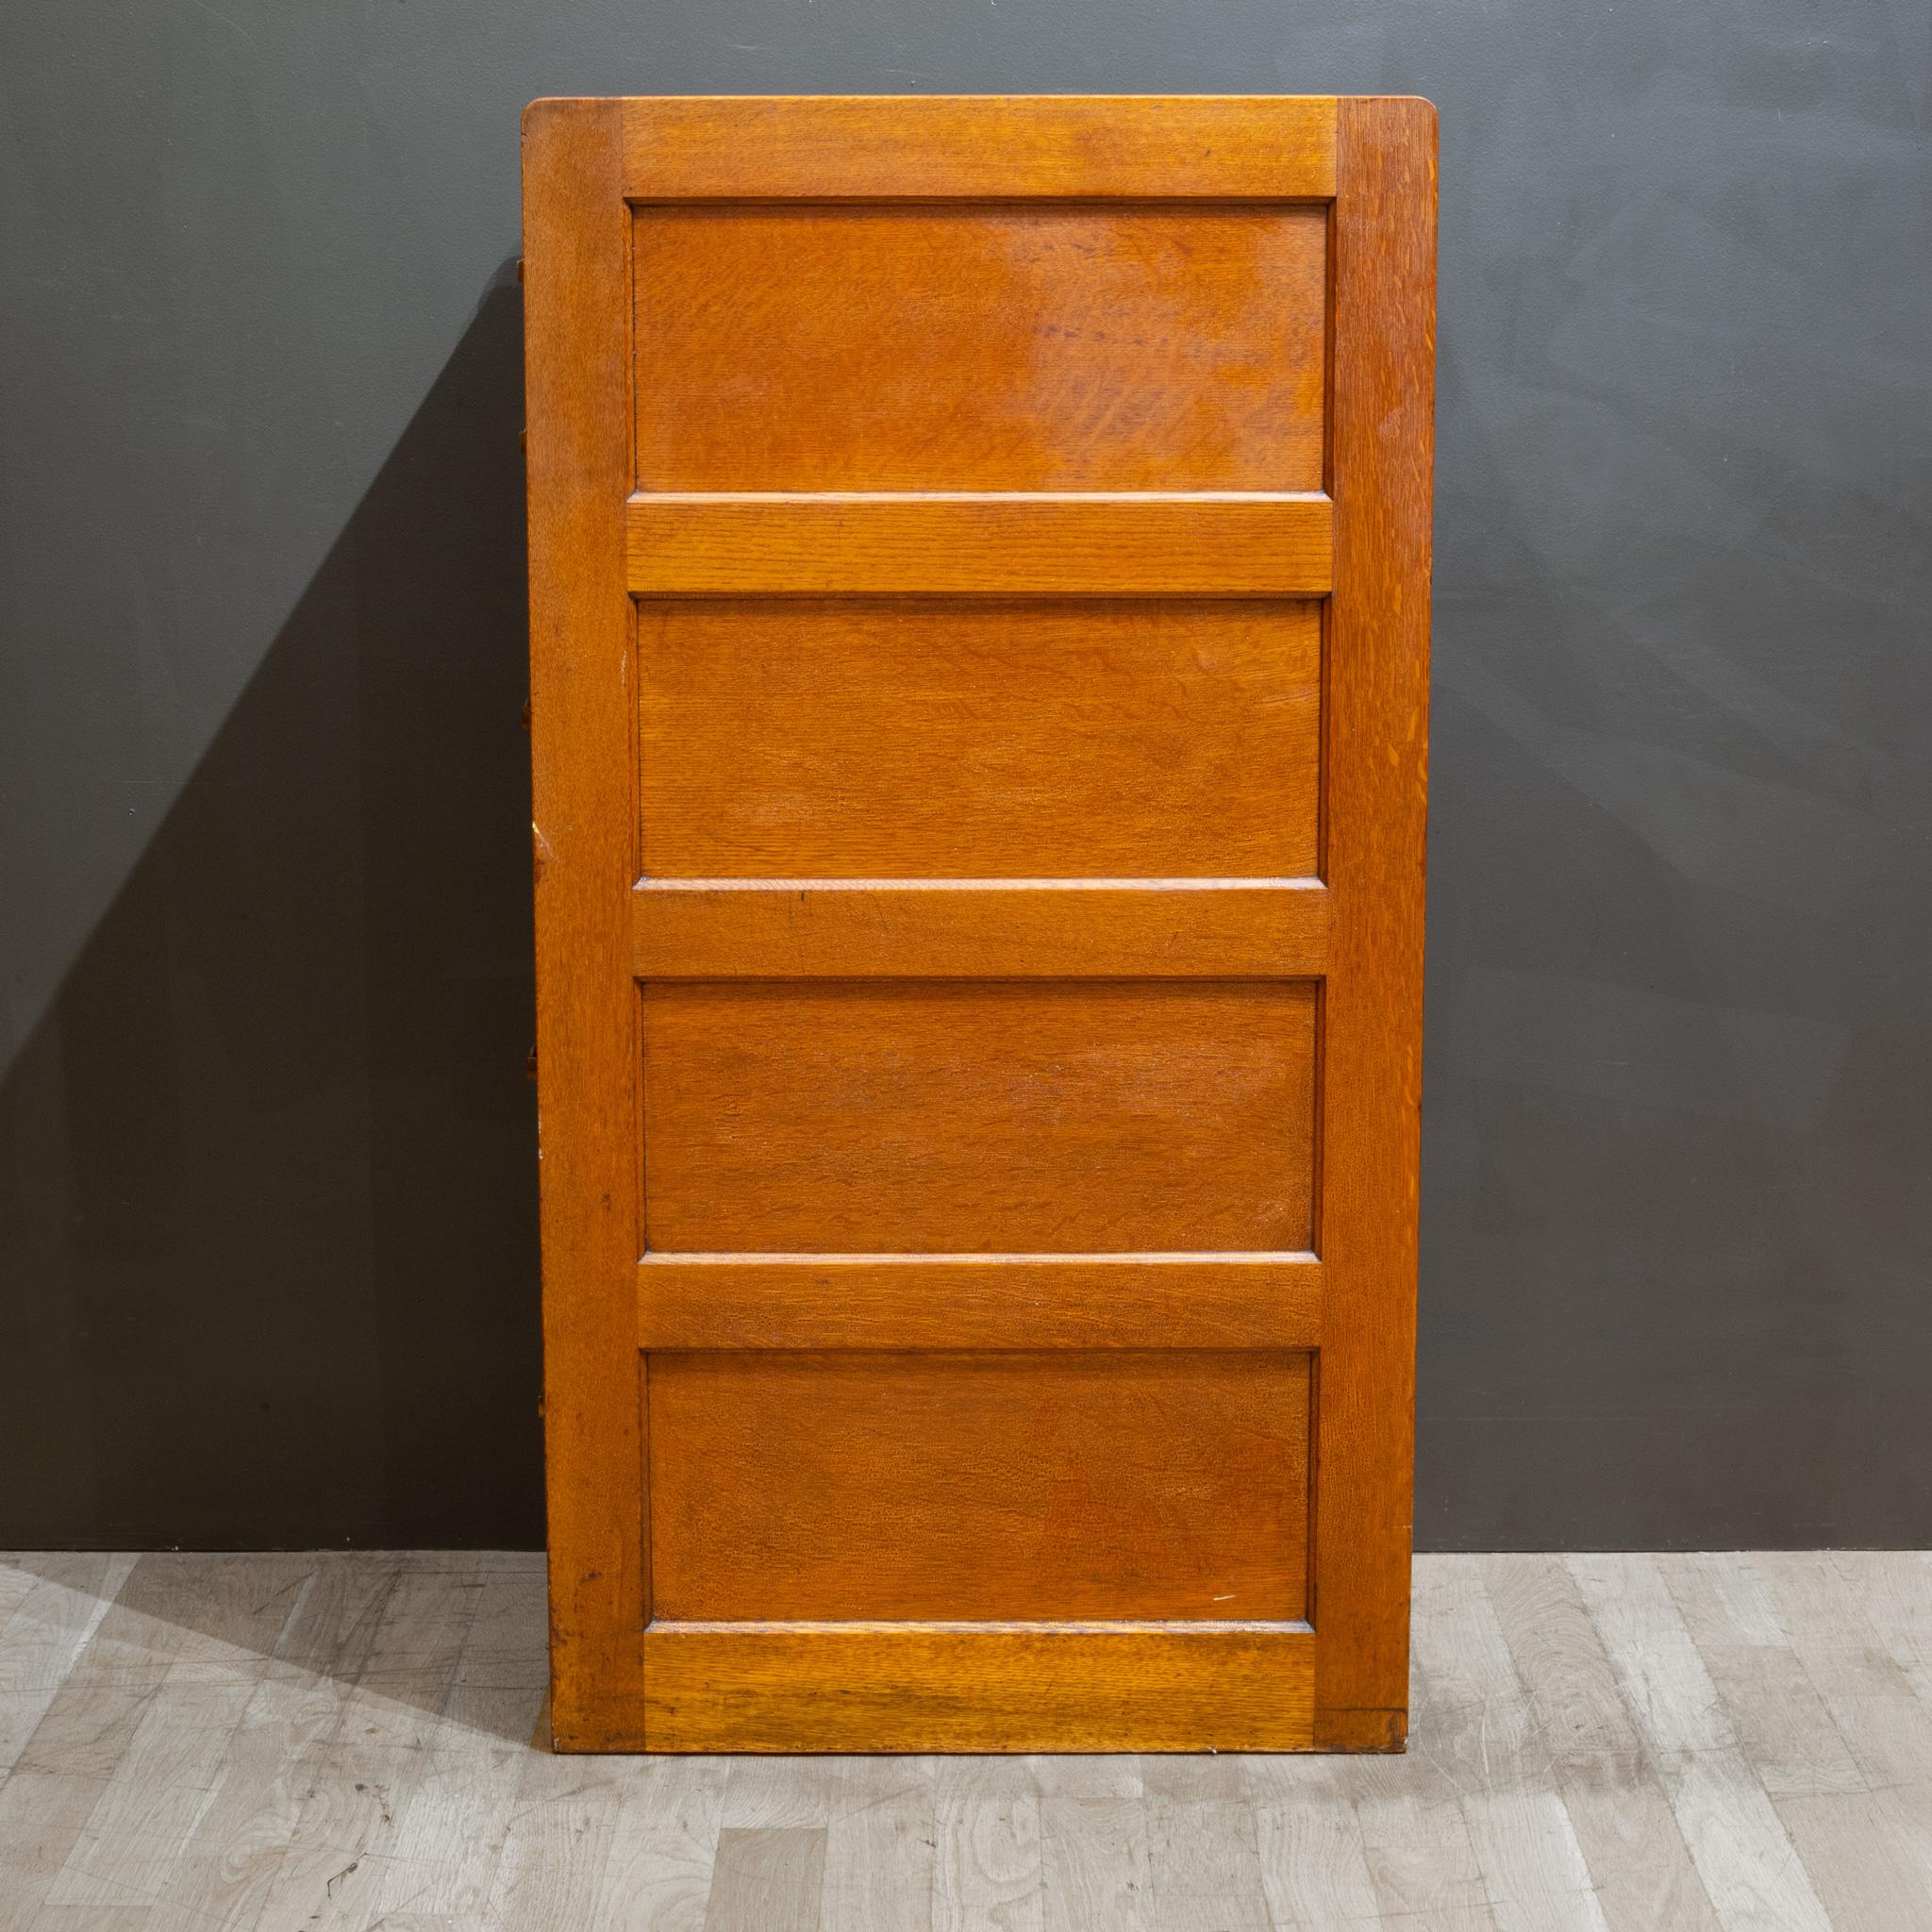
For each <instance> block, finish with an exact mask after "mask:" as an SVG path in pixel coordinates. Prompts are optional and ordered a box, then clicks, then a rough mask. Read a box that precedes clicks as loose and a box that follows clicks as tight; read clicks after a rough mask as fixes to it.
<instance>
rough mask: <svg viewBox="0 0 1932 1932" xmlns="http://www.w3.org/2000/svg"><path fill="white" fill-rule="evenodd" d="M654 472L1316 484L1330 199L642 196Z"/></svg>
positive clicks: (648, 428)
mask: <svg viewBox="0 0 1932 1932" xmlns="http://www.w3.org/2000/svg"><path fill="white" fill-rule="evenodd" d="M632 251H633V258H634V264H635V274H636V278H637V308H636V318H635V324H634V332H635V334H634V340H635V352H636V355H637V357H638V361H639V367H640V370H641V371H642V372H645V373H646V374H645V379H642V380H640V381H639V382H638V384H637V385H636V396H637V462H638V474H637V481H638V488H639V489H640V490H641V491H847V490H864V491H880V490H1002V491H1006V490H1020V491H1095V490H1100V491H1139V490H1163V491H1176V490H1188V491H1192V490H1239V491H1244V490H1274V491H1279V490H1314V489H1318V488H1319V487H1320V485H1321V480H1322V437H1323V425H1322V406H1323V375H1324V371H1323V329H1322V312H1323V311H1322V291H1323V283H1324V275H1325V273H1326V223H1325V219H1324V211H1323V210H1322V209H1320V208H1301V207H1295V206H1291V205H1282V204H1275V205H1273V206H1269V205H1262V206H1235V205H1228V204H1215V205H1211V206H1208V207H1200V206H1191V205H1189V204H1186V203H1176V202H1166V203H1160V202H1152V203H1145V204H1140V205H1136V206H1131V207H1124V208H1108V207H1097V206H1094V205H1091V204H1079V203H1063V202H1034V203H1028V202H1014V201H1001V202H997V203H986V204H978V205H973V206H967V207H936V206H932V205H919V206H899V207H895V206H892V205H891V204H886V203H878V202H874V203H871V204H868V205H864V206H857V207H848V206H828V205H824V204H814V205H808V206H801V207H790V208H788V207H778V206H774V205H773V204H770V203H743V204H739V205H737V206H732V207H706V206H694V205H691V204H685V205H683V206H669V207H652V208H640V209H638V211H637V215H636V231H635V235H634V238H633V242H632Z"/></svg>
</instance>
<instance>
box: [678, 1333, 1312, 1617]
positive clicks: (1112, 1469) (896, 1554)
mask: <svg viewBox="0 0 1932 1932" xmlns="http://www.w3.org/2000/svg"><path fill="white" fill-rule="evenodd" d="M1307 1391H1308V1358H1307V1356H1306V1355H1275V1354H1268V1353H1263V1352H1261V1351H1257V1350H1248V1351H1243V1352H1241V1353H1237V1354H1213V1353H1208V1352H1205V1351H1188V1352H1183V1353H1178V1354H1169V1353H1158V1352H1157V1353H1150V1352H1146V1351H1141V1350H1133V1349H1112V1350H1108V1351H1105V1352H1102V1353H1097V1354H1088V1353H1084V1352H1080V1351H1075V1350H1067V1349H1057V1350H1051V1351H1047V1352H1043V1353H1038V1354H1028V1353H1024V1352H1020V1351H1009V1352H1001V1353H998V1354H958V1353H955V1354H946V1355H929V1354H924V1355H897V1354H884V1353H879V1354H871V1355H858V1354H854V1353H852V1352H850V1351H843V1352H841V1353H839V1354H836V1355H813V1354H804V1353H793V1352H791V1351H780V1352H772V1351H767V1350H746V1349H734V1350H730V1351H728V1352H725V1353H720V1354H667V1355H664V1356H663V1357H660V1358H659V1359H658V1361H657V1362H656V1364H655V1365H654V1368H653V1372H652V1384H651V1416H652V1424H653V1429H652V1437H651V1480H650V1491H651V1580H652V1589H653V1591H654V1592H655V1599H656V1608H657V1614H658V1615H660V1616H664V1617H668V1618H671V1619H673V1620H674V1621H677V1620H691V1619H696V1620H706V1621H711V1622H720V1621H734V1622H736V1621H759V1620H768V1621H780V1622H795V1621H800V1620H804V1621H823V1620H827V1619H858V1620H860V1621H890V1622H893V1623H931V1622H954V1623H958V1622H968V1623H986V1622H1023V1623H1024V1622H1047V1623H1052V1622H1066V1621H1073V1622H1078V1623H1089V1622H1094V1621H1105V1620H1109V1619H1122V1618H1124V1619H1129V1620H1146V1621H1166V1620H1169V1619H1174V1618H1200V1617H1210V1618H1219V1619H1224V1620H1233V1621H1241V1622H1292V1621H1296V1620H1298V1619H1299V1618H1300V1617H1301V1615H1302V1611H1303V1608H1304V1607H1305V1604H1304V1599H1305V1596H1306V1576H1305V1574H1304V1543H1305V1520H1306V1516H1307V1459H1306V1458H1307Z"/></svg>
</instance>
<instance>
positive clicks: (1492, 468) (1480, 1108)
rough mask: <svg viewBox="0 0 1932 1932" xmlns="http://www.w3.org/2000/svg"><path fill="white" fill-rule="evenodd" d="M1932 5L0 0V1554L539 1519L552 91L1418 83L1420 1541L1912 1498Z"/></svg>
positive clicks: (1926, 1484) (508, 1530) (1929, 1450)
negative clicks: (531, 1081)
mask: <svg viewBox="0 0 1932 1932" xmlns="http://www.w3.org/2000/svg"><path fill="white" fill-rule="evenodd" d="M1928 84H1932V10H1928V9H1927V8H1926V7H1925V5H1924V0H1829V4H1818V5H1808V6H1807V5H1802V4H1796V0H1790V4H1778V0H1728V4H1717V5H1707V6H1699V7H1686V6H1684V5H1683V4H1682V0H1626V4H1623V5H1620V6H1617V7H1615V8H1597V7H1587V6H1578V5H1576V4H1574V0H1407V4H1396V0H1323V4H1321V5H1314V4H1311V0H1000V4H998V5H992V4H990V0H987V4H979V0H975V4H973V5H966V4H962V0H815V4H804V0H788V4H776V0H657V4H649V0H647V4H645V5H643V6H633V7H620V6H617V5H613V4H609V0H578V4H575V5H566V6H563V7H560V8H559V7H554V6H550V5H545V4H538V0H463V4H461V5H457V4H454V0H341V4H337V5H331V6H314V5H292V4H287V0H283V4H268V0H164V4H160V5H153V4H140V0H13V4H12V5H11V6H9V7H8V8H6V9H5V17H4V19H0V97H4V108H5V127H4V142H5V159H4V162H0V213H4V224H5V233H4V242H0V274H4V276H5V282H6V288H5V293H4V305H0V306H4V315H0V328H4V330H5V340H4V344H0V381H4V383H5V385H6V413H5V431H4V435H0V465H4V469H0V476H4V485H0V487H4V491H5V498H4V530H0V544H4V551H0V573H4V585H5V591H4V619H5V628H4V651H5V692H4V694H0V788H4V789H0V835H4V840H5V866H6V872H5V878H4V882H0V884H4V896H0V905H4V908H5V915H4V924H5V931H4V948H5V958H4V969H5V977H6V994H7V1006H6V1008H5V1012H4V1015H0V1018H4V1021H5V1028H4V1031H0V1065H4V1068H5V1072H4V1075H0V1077H4V1091H0V1269H4V1298H0V1543H4V1542H15V1543H67V1542H82V1543H85V1542H98V1541H108V1542H119V1543H149V1542H186V1543H200V1544H225V1543H227V1544H258V1543H309V1542H319V1541H353V1542H364V1543H404V1542H409V1543H439V1542H448V1543H465V1542H479V1541H480V1542H491V1543H523V1542H531V1541H536V1540H538V1539H539V1538H540V1537H541V1507H540V1490H539V1441H538V1431H537V1421H536V1415H535V1402H536V1394H537V1325H536V1287H535V1283H536V1241H535V1206H534V1160H533V1135H532V1108H531V1097H530V1090H529V1088H528V1085H527V1083H526V1081H525V1069H524V1058H525V1051H526V1049H527V1046H528V1044H529V1040H530V1033H531V1027H530V1020H529V1007H530V986H529V967H528V960H529V950H530V934H529V917H528V883H527V878H528V874H527V864H526V859H525V850H526V847H525V824H526V819H527V811H526V805H525V800H526V791H525V785H526V780H525V739H524V737H523V734H522V732H521V731H520V729H519V728H518V720H517V713H518V707H519V704H520V702H521V699H522V695H523V691H524V681H525V673H524V662H523V659H524V635H523V623H522V612H521V600H522V597H523V589H524V586H523V568H522V560H521V556H520V547H521V525H520V517H521V509H520V492H521V489H522V476H521V471H520V467H519V462H518V458H517V453H516V431H517V428H518V425H519V419H520V413H521V408H520V402H519V381H520V374H519V352H518V331H519V314H518V305H517V296H516V291H515V288H514V285H513V281H512V280H511V279H509V278H508V275H507V264H508V262H509V260H510V259H511V258H513V257H514V255H515V253H516V250H517V222H518V216H517V136H516V125H517V114H518V110H519V109H520V108H522V106H523V104H524V103H525V101H526V100H527V99H529V98H530V97H531V96H532V95H535V94H540V93H549V92H586V93H594V92H948V91H959V92H981V91H985V92H996V91H1006V90H1027V91H1055V90H1080V91H1085V90H1093V91H1109V90H1121V91H1133V90H1174V91H1189V90H1208V91H1220V90H1238V91H1271V90H1279V91H1284V92H1327V91H1338V92H1424V93H1427V94H1429V95H1431V96H1433V97H1434V99H1435V100H1436V101H1437V102H1438V103H1439V104H1440V105H1441V110H1442V160H1443V173H1442V230H1441V240H1442V254H1441V262H1442V275H1441V418H1440V444H1439V448H1440V461H1439V470H1438V477H1439V493H1438V506H1439V508H1438V520H1437V527H1438V577H1437V604H1436V611H1437V620H1436V640H1437V654H1438V655H1437V685H1436V708H1435V761H1434V773H1435V781H1434V782H1435V791H1434V808H1433V819H1432V867H1433V875H1432V884H1431V893H1430V918H1431V934H1430V941H1429V1059H1428V1070H1427V1071H1428V1097H1427V1126H1426V1141H1425V1149H1424V1154H1425V1161H1426V1169H1425V1193H1424V1244H1423V1255H1424V1268H1423V1290H1424V1315H1423V1327H1422V1363H1421V1451H1420V1454H1421V1465H1420V1491H1419V1502H1418V1507H1419V1524H1418V1534H1419V1539H1420V1541H1422V1542H1423V1543H1424V1544H1425V1545H1432V1546H1435V1547H1448V1546H1461V1547H1475V1548H1485V1547H1497V1546H1505V1545H1516V1546H1530V1547H1535V1546H1581V1547H1603V1546H1615V1545H1636V1546H1644V1545H1671V1544H1679V1545H1681V1544H1691V1545H1697V1544H1731V1545H1736V1544H1747V1545H1748V1544H1778V1543H1796V1544H1809V1543H1834V1542H1842V1543H1890V1542H1911V1543H1924V1542H1927V1541H1932V1504H1928V1491H1932V1427H1928V1425H1927V1423H1926V1417H1927V1414H1928V1398H1932V1295H1928V1294H1927V1291H1926V1288H1927V1283H1926V1274H1927V1255H1928V1241H1927V1234H1928V1228H1927V1220H1928V1204H1932V1127H1928V1123H1932V1105H1928V1099H1927V1095H1928V1088H1932V1077H1928V1076H1932V1064H1928V1061H1932V1055H1928V1034H1932V1017H1928V1016H1932V917H1928V911H1932V894H1928V885H1932V877H1928V867H1927V864H1926V856H1927V853H1926V829H1927V825H1928V823H1932V784H1928V777H1927V772H1928V762H1927V758H1926V756H1925V746H1926V740H1927V722H1928V720H1927V703H1926V700H1927V695H1928V683H1932V650H1928V648H1927V644H1928V637H1927V628H1928V621H1927V616H1926V613H1927V611H1928V609H1932V547H1928V541H1927V534H1928V533H1927V511H1928V504H1932V407H1928V403H1932V397H1928V388H1932V382H1928V342H1927V337H1928V316H1932V270H1928V258H1932V249H1928V227H1932V220H1928V200H1932V192H1928V159H1927V148H1926V144H1925V130H1926V115H1927V90H1928Z"/></svg>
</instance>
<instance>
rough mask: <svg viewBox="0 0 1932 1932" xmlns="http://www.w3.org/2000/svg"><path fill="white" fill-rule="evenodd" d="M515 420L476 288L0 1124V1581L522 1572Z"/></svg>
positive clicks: (532, 1474) (534, 1526)
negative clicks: (298, 1571)
mask: <svg viewBox="0 0 1932 1932" xmlns="http://www.w3.org/2000/svg"><path fill="white" fill-rule="evenodd" d="M522 391H523V381H522V347H521V307H520V301H519V297H518V293H517V290H516V288H515V286H514V280H513V276H512V275H510V274H508V265H506V272H505V273H503V274H500V275H498V277H497V278H496V280H495V281H494V282H493V283H492V285H491V288H490V289H489V290H488V291H486V292H485V294H484V297H483V299H482V301H481V303H480V304H479V306H478V308H477V310H476V314H475V319H474V321H473V322H472V324H471V325H470V326H469V328H468V329H467V331H466V332H465V334H464V335H463V337H462V339H461V341H459V342H458V345H457V348H456V351H455V353H454V355H453V356H452V357H451V358H450V360H449V363H448V366H447V367H446V368H445V369H444V370H443V372H442V374H441V376H440V377H439V378H438V380H437V382H436V383H435V385H434V387H433V388H432V389H431V390H430V391H429V393H428V394H427V396H426V397H425V400H424V402H423V405H422V408H420V409H419V410H418V412H417V414H416V415H415V417H414V419H413V420H412V421H411V422H410V424H409V425H408V429H407V430H406V431H405V432H404V434H403V436H402V438H401V440H400V441H399V442H398V443H397V445H396V448H395V450H394V452H393V454H392V455H391V457H390V458H389V459H388V461H387V462H386V463H385V464H384V465H383V468H382V470H381V472H380V473H379V474H378V475H377V476H376V478H375V482H374V483H373V484H372V486H371V488H370V490H369V491H368V493H367V495H366V496H365V497H364V499H363V501H362V502H361V504H360V505H359V507H358V508H357V510H356V512H355V514H354V516H353V517H352V518H351V519H350V521H349V524H348V525H347V527H346V528H345V529H344V530H343V532H342V534H341V538H340V539H339V540H338V541H337V542H336V543H335V545H334V547H333V548H332V549H331V551H330V552H329V554H328V556H327V558H325V561H324V563H323V565H322V567H321V568H320V570H319V571H318V572H317V573H316V575H315V578H314V580H313V582H312V583H311V584H310V585H309V587H308V591H307V592H306V593H305V594H304V596H303V597H302V599H301V602H300V603H299V605H298V606H297V607H296V608H295V609H294V611H293V613H292V614H291V616H290V618H289V621H288V623H287V624H286V625H284V626H283V628H282V630H281V632H280V634H279V635H278V636H277V637H276V639H275V642H274V644H273V646H272V647H271V648H270V650H269V651H268V653H267V654H266V656H265V657H264V658H263V660H262V662H261V664H260V666H259V668H258V671H257V672H256V673H255V675H254V676H253V677H252V678H251V680H250V681H249V683H248V686H247V688H246V690H245V691H243V693H242V697H241V699H240V701H239V702H238V703H237V705H236V706H235V708H234V710H233V712H232V713H231V715H230V716H229V717H228V719H227V720H226V722H225V724H224V725H223V727H222V729H221V731H220V733H219V734H218V736H217V737H216V739H215V740H214V741H213V743H212V744H211V745H210V747H209V749H208V754H207V756H206V757H205V758H203V760H202V762H201V764H200V765H199V767H198V768H197V769H196V771H195V772H194V774H193V775H192V778H191V779H190V780H189V782H188V784H187V786H186V787H185V789H184V790H183V791H182V792H181V795H180V797H179V798H178V799H177V800H176V802H175V805H174V807H173V808H172V809H171V810H170V812H169V813H168V816H167V818H166V820H165V822H164V823H163V824H162V826H161V828H160V830H159V832H158V834H157V836H156V838H155V840H154V841H153V843H152V844H151V845H150V846H149V848H148V849H147V851H146V852H145V854H144V855H143V856H142V859H141V861H140V863H139V864H138V865H137V867H136V868H135V870H134V872H133V873H132V874H131V875H130V876H129V878H128V880H127V882H126V884H125V887H124V889H123V890H122V891H121V892H120V893H119V895H118V896H117V897H116V899H115V901H114V903H113V904H112V906H111V907H110V908H109V909H108V912H107V914H106V916H105V917H104V918H103V920H102V921H101V924H100V925H99V927H98V928H97V929H96V931H95V932H94V934H93V936H92V939H91V940H90V941H89V943H88V945H87V946H86V948H85V950H84V952H83V953H82V955H81V957H80V958H79V959H78V961H77V962H76V964H75V967H74V969H73V971H72V973H71V974H69V975H68V977H67V979H66V981H65V983H64V984H63V986H62V987H61V990H60V992H59V994H58V999H57V1000H56V1002H55V1004H54V1006H53V1007H52V1008H51V1009H50V1011H49V1012H48V1014H47V1016H46V1018H45V1020H44V1021H43V1023H42V1024H41V1025H40V1026H39V1027H38V1029H37V1030H36V1031H35V1033H34V1034H33V1036H32V1038H31V1039H30V1040H29V1041H28V1042H27V1044H26V1046H25V1050H24V1052H23V1053H22V1055H21V1057H20V1058H19V1059H18V1060H17V1061H16V1062H15V1064H14V1066H13V1068H12V1069H11V1071H10V1073H9V1074H8V1077H7V1079H6V1082H5V1084H4V1087H0V1274H5V1275H6V1277H7V1278H8V1279H9V1280H10V1281H12V1282H13V1283H14V1284H15V1285H16V1286H15V1290H14V1292H13V1293H12V1294H11V1295H9V1296H8V1298H7V1299H6V1302H5V1305H4V1307H0V1467H4V1468H6V1469H7V1470H8V1484H7V1486H6V1491H5V1493H4V1495H0V1542H7V1543H11V1544H14V1545H16V1546H26V1547H33V1546H61V1547H69V1546H74V1545H81V1546H93V1547H106V1548H114V1547H123V1548H140V1547H153V1546H156V1545H160V1546H167V1545H171V1544H173V1545H186V1546H190V1547H200V1548H249V1547H279V1548H291V1547H294V1548H301V1547H306V1546H312V1545H325V1544H328V1543H341V1542H344V1541H353V1542H356V1543H359V1544H363V1545H376V1546H408V1545H416V1546H422V1545H431V1546H438V1547H443V1548H450V1547H462V1546H484V1547H498V1548H502V1547H508V1548H518V1547H525V1546H534V1545H538V1544H541V1541H542V1515H541V1446H540V1436H539V1425H538V1419H537V1398H538V1387H539V1330H538V1301H537V1208H536V1147H535V1107H534V1100H533V1090H532V1089H531V1087H530V1085H529V1083H528V1079H527V1077H526V1072H525V1060H526V1056H527V1053H528V1050H529V1045H530V1041H531V1037H532V1024H531V1008H532V992H531V976H530V888H529V861H528V858H527V852H528V819H529V809H528V799H529V790H528V748H527V744H528V741H527V740H526V738H525V734H524V731H523V729H522V725H521V719H520V714H521V709H522V706H523V701H524V698H525V691H526V689H527V680H526V648H525V644H526V633H525V562H524V535H523V470H522V460H521V458H520V456H519V454H518V446H517V437H518V430H519V428H520V425H521V421H522ZM23 1290H25V1292H24V1291H23Z"/></svg>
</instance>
